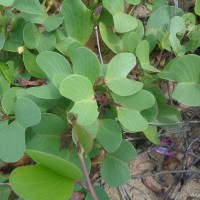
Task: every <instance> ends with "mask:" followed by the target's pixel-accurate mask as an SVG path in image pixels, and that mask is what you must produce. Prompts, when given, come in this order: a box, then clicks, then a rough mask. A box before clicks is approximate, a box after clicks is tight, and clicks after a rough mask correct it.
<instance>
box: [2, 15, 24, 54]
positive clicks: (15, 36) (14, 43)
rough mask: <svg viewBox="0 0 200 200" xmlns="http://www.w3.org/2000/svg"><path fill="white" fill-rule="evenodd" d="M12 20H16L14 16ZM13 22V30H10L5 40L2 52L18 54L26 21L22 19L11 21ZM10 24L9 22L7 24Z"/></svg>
mask: <svg viewBox="0 0 200 200" xmlns="http://www.w3.org/2000/svg"><path fill="white" fill-rule="evenodd" d="M13 18H16V17H15V16H14V17H13ZM12 20H14V23H15V24H14V27H15V28H14V30H12V31H11V32H10V34H9V36H8V37H7V38H6V41H5V44H4V47H3V50H5V51H10V52H18V47H20V46H22V45H23V43H24V41H23V30H24V26H25V25H26V21H25V19H23V18H17V19H12ZM8 23H10V22H8Z"/></svg>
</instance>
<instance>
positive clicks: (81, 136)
mask: <svg viewBox="0 0 200 200" xmlns="http://www.w3.org/2000/svg"><path fill="white" fill-rule="evenodd" d="M75 128H76V132H77V135H78V140H79V142H80V144H81V146H82V148H83V150H84V152H85V153H86V154H89V153H90V151H91V150H92V147H93V139H92V136H91V134H90V133H89V132H88V130H86V128H84V127H83V126H80V125H79V124H77V125H76V127H75Z"/></svg>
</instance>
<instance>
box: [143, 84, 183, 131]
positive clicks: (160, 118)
mask: <svg viewBox="0 0 200 200" xmlns="http://www.w3.org/2000/svg"><path fill="white" fill-rule="evenodd" d="M145 89H146V90H148V91H149V92H151V93H152V94H153V95H154V97H155V99H156V104H155V107H157V108H158V109H157V110H158V112H157V115H156V116H155V119H153V120H151V121H154V120H155V121H156V123H158V124H167V123H168V124H170V123H176V122H180V121H181V114H180V112H179V111H178V110H177V109H176V108H175V107H172V106H169V105H167V104H166V100H165V96H164V94H163V93H162V91H161V90H160V89H159V88H157V87H155V86H149V87H145ZM145 111H146V112H147V113H149V112H150V110H149V109H148V110H145ZM142 114H143V116H144V117H145V118H146V113H144V112H142ZM169 127H170V126H169ZM165 128H166V126H165Z"/></svg>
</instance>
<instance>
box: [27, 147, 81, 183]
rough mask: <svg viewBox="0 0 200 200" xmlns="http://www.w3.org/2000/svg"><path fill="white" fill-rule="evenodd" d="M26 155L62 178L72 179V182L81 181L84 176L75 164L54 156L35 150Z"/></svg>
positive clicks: (28, 151)
mask: <svg viewBox="0 0 200 200" xmlns="http://www.w3.org/2000/svg"><path fill="white" fill-rule="evenodd" d="M26 154H27V155H28V156H30V157H31V158H32V159H33V160H35V161H36V162H37V163H38V164H40V165H42V166H44V167H45V168H48V169H50V170H52V171H55V172H56V173H58V174H60V175H61V176H64V177H67V178H70V179H72V180H76V179H79V178H81V176H82V173H81V171H80V170H79V169H78V168H77V167H76V166H75V165H74V164H72V163H70V162H68V161H66V160H64V159H61V158H59V157H57V156H54V155H52V154H48V153H44V152H41V151H35V150H27V151H26Z"/></svg>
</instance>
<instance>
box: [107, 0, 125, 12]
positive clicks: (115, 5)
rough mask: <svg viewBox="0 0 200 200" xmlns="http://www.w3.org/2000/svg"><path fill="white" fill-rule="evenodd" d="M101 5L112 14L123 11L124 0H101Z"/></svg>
mask: <svg viewBox="0 0 200 200" xmlns="http://www.w3.org/2000/svg"><path fill="white" fill-rule="evenodd" d="M103 7H104V8H106V10H108V11H109V12H110V13H111V14H112V15H114V14H116V13H118V12H123V11H124V0H103Z"/></svg>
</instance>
